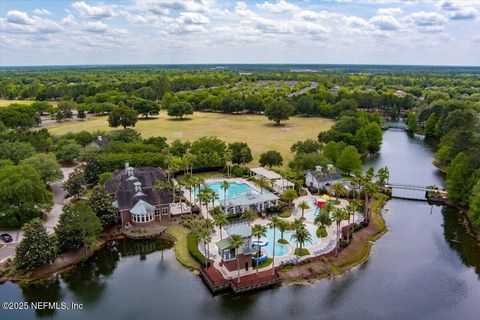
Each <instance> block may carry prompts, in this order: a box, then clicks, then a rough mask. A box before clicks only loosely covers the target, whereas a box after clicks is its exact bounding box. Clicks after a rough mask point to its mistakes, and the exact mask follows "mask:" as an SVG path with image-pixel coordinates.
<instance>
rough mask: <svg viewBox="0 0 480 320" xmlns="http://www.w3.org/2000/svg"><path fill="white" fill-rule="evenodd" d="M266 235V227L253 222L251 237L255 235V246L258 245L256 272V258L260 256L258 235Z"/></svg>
mask: <svg viewBox="0 0 480 320" xmlns="http://www.w3.org/2000/svg"><path fill="white" fill-rule="evenodd" d="M266 236H267V227H266V226H262V225H261V224H255V225H253V226H252V237H257V247H258V255H257V274H258V265H259V263H258V258H260V256H261V254H262V249H260V237H266Z"/></svg>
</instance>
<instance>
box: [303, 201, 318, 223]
mask: <svg viewBox="0 0 480 320" xmlns="http://www.w3.org/2000/svg"><path fill="white" fill-rule="evenodd" d="M307 203H308V206H309V207H310V209H308V210H305V212H304V217H305V218H306V219H307V220H309V221H313V220H315V217H316V215H318V214H320V210H321V209H320V208H319V207H317V205H316V201H315V199H310V200H308V201H307ZM301 215H302V210H301V209H298V216H301Z"/></svg>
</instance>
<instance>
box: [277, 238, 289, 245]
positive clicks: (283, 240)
mask: <svg viewBox="0 0 480 320" xmlns="http://www.w3.org/2000/svg"><path fill="white" fill-rule="evenodd" d="M278 242H279V243H283V244H288V243H289V242H288V240H287V239H283V238H282V239H278Z"/></svg>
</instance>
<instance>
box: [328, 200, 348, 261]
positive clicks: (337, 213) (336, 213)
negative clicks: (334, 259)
mask: <svg viewBox="0 0 480 320" xmlns="http://www.w3.org/2000/svg"><path fill="white" fill-rule="evenodd" d="M332 217H333V220H335V223H336V225H337V235H336V238H337V246H336V248H335V256H337V254H338V248H339V246H340V236H341V234H340V222H342V220H347V219H348V212H347V210H346V209H344V208H333V211H332Z"/></svg>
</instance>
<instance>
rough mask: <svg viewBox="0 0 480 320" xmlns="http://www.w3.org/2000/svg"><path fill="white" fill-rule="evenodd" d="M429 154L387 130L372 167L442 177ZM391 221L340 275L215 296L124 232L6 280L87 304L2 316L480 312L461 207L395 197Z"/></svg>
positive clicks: (422, 178)
mask: <svg viewBox="0 0 480 320" xmlns="http://www.w3.org/2000/svg"><path fill="white" fill-rule="evenodd" d="M431 161H432V151H431V150H430V148H429V147H428V146H427V145H426V144H425V143H424V142H423V141H422V140H421V139H416V138H411V137H409V136H407V135H406V134H405V133H404V132H400V131H387V132H385V134H384V144H383V147H382V151H381V154H380V155H378V156H376V157H375V158H372V159H370V160H369V161H368V162H367V164H366V166H368V165H373V166H375V167H376V168H379V167H380V166H384V165H388V167H389V169H390V173H391V174H390V175H391V181H393V182H408V183H417V184H433V183H435V184H443V178H442V176H441V174H439V173H438V171H437V170H436V169H435V168H434V167H433V166H432V164H431ZM385 220H386V223H387V226H388V229H389V231H388V233H387V234H386V235H385V236H383V237H382V238H381V239H380V240H378V241H377V242H376V243H375V245H374V246H373V248H372V255H371V258H370V260H369V261H368V262H367V263H365V264H363V265H362V266H360V267H358V268H355V269H354V270H351V271H350V272H348V273H347V274H345V275H344V276H342V277H339V278H336V279H328V280H320V281H317V282H315V283H313V284H310V285H301V286H300V285H297V286H282V287H280V288H275V289H271V290H266V291H261V292H256V293H252V294H248V295H241V296H233V295H230V294H222V295H216V296H213V295H211V294H210V292H209V291H208V290H207V289H206V287H205V285H204V284H203V283H202V281H201V280H200V278H199V277H198V276H196V275H194V274H192V273H190V272H189V271H188V270H186V269H184V268H183V267H182V266H181V265H180V264H179V263H178V262H177V261H176V260H175V256H174V252H173V250H172V249H170V248H167V244H165V243H162V242H142V243H132V242H129V241H124V242H119V243H117V244H116V245H114V246H111V247H107V248H105V249H103V250H101V251H100V252H99V253H98V254H97V255H95V257H93V258H92V259H90V260H88V261H87V262H85V263H83V264H82V265H80V266H79V267H77V268H76V269H75V270H73V271H72V272H69V273H67V274H65V275H62V276H59V277H58V279H57V280H56V281H54V282H52V283H49V284H43V285H36V286H28V287H20V286H18V285H17V284H13V283H10V282H9V283H6V284H3V285H1V286H0V300H1V301H63V302H67V303H70V302H76V303H82V304H83V306H84V308H83V309H82V310H76V311H71V310H69V311H67V310H58V311H48V312H37V313H35V311H32V310H27V311H16V312H14V311H8V312H6V311H4V310H0V319H32V318H35V316H37V317H44V318H54V319H151V318H158V319H342V320H348V319H369V320H375V319H382V320H385V319H409V320H412V319H414V320H416V319H422V320H429V319H432V320H433V319H435V320H443V319H445V320H450V319H459V320H460V319H461V320H465V319H466V320H470V319H471V320H478V319H480V249H479V247H478V243H477V242H476V241H475V240H474V239H473V237H471V236H470V235H469V234H468V233H467V232H466V231H465V228H464V226H463V225H462V223H461V218H460V217H459V214H458V212H457V211H456V210H455V209H450V208H444V207H437V206H433V207H432V206H430V205H428V204H427V203H426V202H419V201H409V200H392V201H389V202H388V204H387V205H386V213H385ZM161 249H163V250H161ZM155 250H157V251H155ZM152 251H153V252H152Z"/></svg>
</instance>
